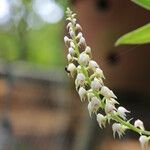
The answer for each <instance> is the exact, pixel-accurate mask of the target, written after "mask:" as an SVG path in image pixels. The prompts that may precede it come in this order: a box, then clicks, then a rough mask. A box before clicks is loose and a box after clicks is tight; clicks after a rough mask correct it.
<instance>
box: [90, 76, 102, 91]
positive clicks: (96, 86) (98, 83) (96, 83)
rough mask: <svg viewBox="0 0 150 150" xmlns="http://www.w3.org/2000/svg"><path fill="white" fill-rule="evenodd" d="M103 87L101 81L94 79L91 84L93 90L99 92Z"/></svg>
mask: <svg viewBox="0 0 150 150" xmlns="http://www.w3.org/2000/svg"><path fill="white" fill-rule="evenodd" d="M101 87H102V83H101V80H99V79H97V78H94V80H93V81H92V82H91V88H92V89H93V90H97V91H98V90H99V89H100V88H101Z"/></svg>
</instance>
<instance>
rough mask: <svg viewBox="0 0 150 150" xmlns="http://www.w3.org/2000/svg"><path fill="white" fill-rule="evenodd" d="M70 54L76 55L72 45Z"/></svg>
mask: <svg viewBox="0 0 150 150" xmlns="http://www.w3.org/2000/svg"><path fill="white" fill-rule="evenodd" d="M68 50H69V54H70V55H74V54H75V50H74V49H73V48H72V47H69V49H68Z"/></svg>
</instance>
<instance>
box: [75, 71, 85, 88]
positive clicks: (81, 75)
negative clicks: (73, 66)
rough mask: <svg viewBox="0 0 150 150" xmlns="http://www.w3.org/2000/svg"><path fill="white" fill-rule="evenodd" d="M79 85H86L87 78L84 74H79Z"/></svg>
mask: <svg viewBox="0 0 150 150" xmlns="http://www.w3.org/2000/svg"><path fill="white" fill-rule="evenodd" d="M76 82H77V85H81V86H82V85H84V84H85V76H84V74H83V73H78V75H77V78H76Z"/></svg>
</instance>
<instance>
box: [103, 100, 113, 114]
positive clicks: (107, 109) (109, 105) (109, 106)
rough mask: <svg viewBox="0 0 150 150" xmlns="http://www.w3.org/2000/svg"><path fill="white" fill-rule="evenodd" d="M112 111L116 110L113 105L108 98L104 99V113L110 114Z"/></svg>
mask: <svg viewBox="0 0 150 150" xmlns="http://www.w3.org/2000/svg"><path fill="white" fill-rule="evenodd" d="M114 112H116V108H115V106H114V105H113V104H112V103H111V102H110V101H109V100H106V104H105V113H106V114H111V113H114Z"/></svg>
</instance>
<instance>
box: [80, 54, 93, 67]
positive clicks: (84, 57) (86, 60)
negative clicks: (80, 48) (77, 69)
mask: <svg viewBox="0 0 150 150" xmlns="http://www.w3.org/2000/svg"><path fill="white" fill-rule="evenodd" d="M89 60H90V57H89V55H87V54H85V53H81V54H80V55H79V60H78V62H79V64H81V65H85V66H86V65H87V64H88V63H89Z"/></svg>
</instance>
